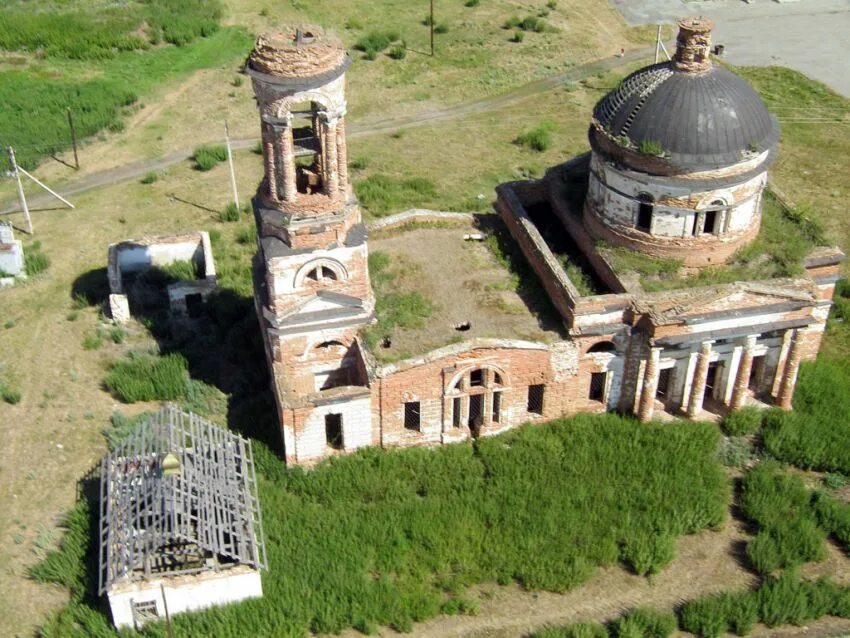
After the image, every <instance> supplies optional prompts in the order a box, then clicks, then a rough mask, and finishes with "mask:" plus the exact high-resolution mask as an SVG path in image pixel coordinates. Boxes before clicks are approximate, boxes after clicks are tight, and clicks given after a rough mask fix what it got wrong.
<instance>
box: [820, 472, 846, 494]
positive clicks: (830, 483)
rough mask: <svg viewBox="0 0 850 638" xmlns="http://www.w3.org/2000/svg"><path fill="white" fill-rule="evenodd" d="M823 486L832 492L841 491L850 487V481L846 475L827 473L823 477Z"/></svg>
mask: <svg viewBox="0 0 850 638" xmlns="http://www.w3.org/2000/svg"><path fill="white" fill-rule="evenodd" d="M823 484H824V485H825V486H826V487H827V488H829V489H831V490H840V489H841V488H842V487H847V485H850V480H848V479H847V477H846V476H845V475H844V474H840V473H838V472H827V473H826V474H825V475H824V477H823Z"/></svg>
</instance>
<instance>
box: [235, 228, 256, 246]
mask: <svg viewBox="0 0 850 638" xmlns="http://www.w3.org/2000/svg"><path fill="white" fill-rule="evenodd" d="M256 242H257V226H256V225H255V224H248V225H247V226H243V227H242V228H240V229H239V230H238V231H237V232H236V243H237V244H242V245H249V244H255V243H256Z"/></svg>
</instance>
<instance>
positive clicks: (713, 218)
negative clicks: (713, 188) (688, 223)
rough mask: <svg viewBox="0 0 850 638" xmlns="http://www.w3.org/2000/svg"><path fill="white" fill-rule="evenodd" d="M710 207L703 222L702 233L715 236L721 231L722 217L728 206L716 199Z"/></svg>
mask: <svg viewBox="0 0 850 638" xmlns="http://www.w3.org/2000/svg"><path fill="white" fill-rule="evenodd" d="M708 206H709V207H708V210H706V211H705V217H704V218H703V220H702V232H703V233H710V234H714V233H716V232H717V231H718V230H719V228H718V226H719V222H720V215H721V213H722V211H723V208H724V207H725V206H726V202H724V201H723V200H722V199H715V200H714V201H713V202H711V204H709V205H708Z"/></svg>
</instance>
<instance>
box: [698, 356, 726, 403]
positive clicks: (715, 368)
mask: <svg viewBox="0 0 850 638" xmlns="http://www.w3.org/2000/svg"><path fill="white" fill-rule="evenodd" d="M722 371H723V363H722V362H721V361H712V362H711V363H709V364H708V374H707V375H706V378H705V393H704V394H703V400H708V399H713V398H715V396H716V394H717V388H718V387H719V385H720V377H721V372H722Z"/></svg>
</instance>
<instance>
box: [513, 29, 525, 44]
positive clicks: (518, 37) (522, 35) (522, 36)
mask: <svg viewBox="0 0 850 638" xmlns="http://www.w3.org/2000/svg"><path fill="white" fill-rule="evenodd" d="M523 40H525V33H523V32H522V31H514V36H513V37H512V38H511V42H517V43H519V42H522V41H523Z"/></svg>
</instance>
